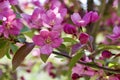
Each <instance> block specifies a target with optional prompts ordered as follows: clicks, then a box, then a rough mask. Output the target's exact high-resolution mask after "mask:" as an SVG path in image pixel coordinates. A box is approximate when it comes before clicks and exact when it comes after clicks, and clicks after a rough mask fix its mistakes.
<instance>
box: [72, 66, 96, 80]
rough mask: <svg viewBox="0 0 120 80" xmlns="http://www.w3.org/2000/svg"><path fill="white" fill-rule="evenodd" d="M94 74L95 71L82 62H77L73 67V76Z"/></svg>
mask: <svg viewBox="0 0 120 80" xmlns="http://www.w3.org/2000/svg"><path fill="white" fill-rule="evenodd" d="M85 75H87V76H94V75H95V71H94V70H92V69H91V68H89V67H86V66H84V65H81V64H76V66H75V67H73V69H72V77H74V78H76V77H77V78H78V77H80V76H85Z"/></svg>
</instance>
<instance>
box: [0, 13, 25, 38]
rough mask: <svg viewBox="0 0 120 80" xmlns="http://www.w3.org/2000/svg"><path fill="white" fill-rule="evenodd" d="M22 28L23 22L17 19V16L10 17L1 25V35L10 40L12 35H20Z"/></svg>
mask: <svg viewBox="0 0 120 80" xmlns="http://www.w3.org/2000/svg"><path fill="white" fill-rule="evenodd" d="M22 27H23V26H22V23H21V20H20V19H16V15H15V14H12V15H8V16H7V19H6V20H5V21H3V23H2V25H0V35H3V36H4V37H6V38H9V36H10V35H14V36H15V35H18V34H20V30H21V29H22Z"/></svg>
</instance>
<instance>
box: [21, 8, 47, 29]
mask: <svg viewBox="0 0 120 80" xmlns="http://www.w3.org/2000/svg"><path fill="white" fill-rule="evenodd" d="M44 12H45V10H44V8H43V7H39V8H36V9H35V10H34V11H33V13H32V15H28V14H25V13H23V14H22V17H23V19H24V20H25V21H26V22H27V24H28V25H29V27H30V28H31V29H32V28H34V29H40V28H41V26H42V19H41V16H42V15H43V14H44Z"/></svg>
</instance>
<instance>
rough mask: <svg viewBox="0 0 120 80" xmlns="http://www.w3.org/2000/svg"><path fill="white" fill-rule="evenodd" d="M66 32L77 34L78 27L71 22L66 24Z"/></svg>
mask: <svg viewBox="0 0 120 80" xmlns="http://www.w3.org/2000/svg"><path fill="white" fill-rule="evenodd" d="M64 32H65V33H67V34H75V33H76V28H75V26H73V25H71V24H65V26H64Z"/></svg>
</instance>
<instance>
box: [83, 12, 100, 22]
mask: <svg viewBox="0 0 120 80" xmlns="http://www.w3.org/2000/svg"><path fill="white" fill-rule="evenodd" d="M98 19H99V16H98V13H97V12H93V11H90V12H88V13H86V14H85V16H84V17H83V20H85V22H86V24H89V23H91V22H96V21H97V20H98Z"/></svg>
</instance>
